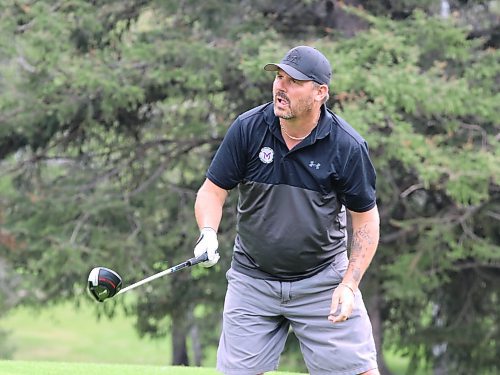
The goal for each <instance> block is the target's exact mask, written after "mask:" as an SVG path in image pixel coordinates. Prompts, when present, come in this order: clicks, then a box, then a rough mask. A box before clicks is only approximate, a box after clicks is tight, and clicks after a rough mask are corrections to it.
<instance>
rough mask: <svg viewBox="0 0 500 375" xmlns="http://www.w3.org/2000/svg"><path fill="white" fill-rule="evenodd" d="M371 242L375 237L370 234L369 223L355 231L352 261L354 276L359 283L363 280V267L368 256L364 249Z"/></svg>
mask: <svg viewBox="0 0 500 375" xmlns="http://www.w3.org/2000/svg"><path fill="white" fill-rule="evenodd" d="M371 244H373V239H372V237H371V236H370V231H369V230H368V225H367V224H365V225H363V226H362V227H360V228H358V229H357V230H356V231H355V232H354V233H353V237H352V243H351V256H350V263H351V265H352V267H353V268H352V277H353V279H354V280H355V281H356V282H357V283H359V282H360V281H361V277H362V276H363V269H362V267H363V265H364V263H365V258H366V252H365V251H363V248H364V247H366V246H367V245H371Z"/></svg>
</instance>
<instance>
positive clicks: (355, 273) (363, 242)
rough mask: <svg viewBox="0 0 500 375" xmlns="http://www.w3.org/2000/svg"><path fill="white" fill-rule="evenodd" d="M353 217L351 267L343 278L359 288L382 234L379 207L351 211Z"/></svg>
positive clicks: (354, 287)
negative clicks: (364, 210)
mask: <svg viewBox="0 0 500 375" xmlns="http://www.w3.org/2000/svg"><path fill="white" fill-rule="evenodd" d="M350 214H351V218H352V242H351V254H350V256H349V267H348V268H347V271H346V273H345V275H344V279H343V280H342V283H343V284H347V285H349V286H350V287H351V288H352V289H353V290H357V288H358V286H359V283H360V281H361V278H362V277H363V275H364V274H365V271H366V270H367V269H368V266H369V265H370V263H371V261H372V259H373V256H374V255H375V252H376V251H377V246H378V241H379V236H380V229H379V227H380V218H379V214H378V208H377V206H375V207H374V208H372V209H371V210H370V211H366V212H354V211H350Z"/></svg>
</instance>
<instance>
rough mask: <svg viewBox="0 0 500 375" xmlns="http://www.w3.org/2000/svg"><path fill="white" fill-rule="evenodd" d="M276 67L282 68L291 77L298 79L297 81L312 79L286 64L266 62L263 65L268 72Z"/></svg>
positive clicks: (275, 69) (276, 68)
mask: <svg viewBox="0 0 500 375" xmlns="http://www.w3.org/2000/svg"><path fill="white" fill-rule="evenodd" d="M278 69H281V70H283V71H284V72H285V73H286V74H288V75H289V76H290V77H292V78H293V79H298V80H299V81H312V79H311V78H310V77H308V76H306V75H305V74H304V73H301V72H299V71H298V70H297V69H295V68H293V67H291V66H290V65H286V64H267V65H266V66H264V70H267V71H269V72H275V71H277V70H278Z"/></svg>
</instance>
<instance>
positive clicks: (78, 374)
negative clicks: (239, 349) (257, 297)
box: [0, 361, 294, 375]
mask: <svg viewBox="0 0 500 375" xmlns="http://www.w3.org/2000/svg"><path fill="white" fill-rule="evenodd" d="M0 373H1V374H2V375H33V374H37V375H68V374H70V375H88V374H93V375H99V374H106V375H137V374H141V375H216V374H220V373H219V372H217V371H216V370H215V369H211V368H200V367H179V366H145V365H117V364H95V363H75V362H72V363H69V362H29V361H0ZM269 374H275V375H293V374H294V373H291V372H270V373H269Z"/></svg>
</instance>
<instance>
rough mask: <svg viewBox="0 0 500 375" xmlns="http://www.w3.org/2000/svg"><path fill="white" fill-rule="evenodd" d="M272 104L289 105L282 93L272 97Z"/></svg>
mask: <svg viewBox="0 0 500 375" xmlns="http://www.w3.org/2000/svg"><path fill="white" fill-rule="evenodd" d="M274 102H275V103H277V104H280V105H282V106H284V105H289V104H290V101H289V100H288V98H287V97H286V95H285V94H283V93H277V94H276V95H275V96H274Z"/></svg>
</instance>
